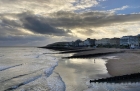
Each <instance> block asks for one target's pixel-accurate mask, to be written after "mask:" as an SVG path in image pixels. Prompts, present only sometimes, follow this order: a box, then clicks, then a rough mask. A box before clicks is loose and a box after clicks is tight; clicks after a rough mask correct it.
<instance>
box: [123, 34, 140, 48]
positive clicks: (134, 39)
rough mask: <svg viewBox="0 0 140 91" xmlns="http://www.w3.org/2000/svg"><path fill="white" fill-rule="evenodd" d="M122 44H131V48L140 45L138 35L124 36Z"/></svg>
mask: <svg viewBox="0 0 140 91" xmlns="http://www.w3.org/2000/svg"><path fill="white" fill-rule="evenodd" d="M120 46H129V47H130V48H136V47H139V40H138V36H123V37H121V38H120Z"/></svg>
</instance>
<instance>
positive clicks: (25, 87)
mask: <svg viewBox="0 0 140 91" xmlns="http://www.w3.org/2000/svg"><path fill="white" fill-rule="evenodd" d="M58 52H59V51H52V50H48V49H42V48H36V47H0V91H140V83H139V82H136V83H119V84H113V83H90V82H89V81H90V80H93V79H100V78H106V77H110V75H109V73H108V71H107V69H106V66H105V64H106V63H107V60H108V59H110V58H111V59H112V58H117V57H115V56H106V57H96V58H90V59H63V58H62V57H67V56H71V55H73V54H72V53H69V54H57V53H58Z"/></svg>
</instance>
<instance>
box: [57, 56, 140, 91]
mask: <svg viewBox="0 0 140 91" xmlns="http://www.w3.org/2000/svg"><path fill="white" fill-rule="evenodd" d="M108 59H118V57H116V56H104V57H102V58H91V59H60V61H59V65H58V66H57V67H56V69H55V71H56V72H58V73H59V74H60V76H61V77H62V80H63V81H64V82H65V84H66V91H83V90H84V91H140V83H128V84H123V83H120V84H109V83H91V84H89V83H88V82H89V80H90V79H99V78H106V77H110V75H109V74H108V72H107V70H106V66H105V64H106V62H107V60H108Z"/></svg>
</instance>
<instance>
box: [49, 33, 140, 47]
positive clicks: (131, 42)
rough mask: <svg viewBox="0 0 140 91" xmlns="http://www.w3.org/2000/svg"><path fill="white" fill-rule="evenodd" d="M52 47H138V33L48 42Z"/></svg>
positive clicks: (139, 43)
mask: <svg viewBox="0 0 140 91" xmlns="http://www.w3.org/2000/svg"><path fill="white" fill-rule="evenodd" d="M48 46H52V47H59V46H60V47H95V46H97V47H117V48H118V47H121V48H140V34H138V35H137V36H123V37H121V38H115V37H114V38H102V39H98V40H96V39H90V38H87V39H86V40H84V41H82V40H80V39H77V40H76V41H72V42H56V43H53V44H49V45H48Z"/></svg>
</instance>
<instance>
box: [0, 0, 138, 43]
mask: <svg viewBox="0 0 140 91" xmlns="http://www.w3.org/2000/svg"><path fill="white" fill-rule="evenodd" d="M137 34H140V0H0V46H44V45H47V44H49V43H53V42H57V41H72V40H76V39H82V40H84V39H86V38H89V37H90V38H96V39H100V38H111V37H121V36H124V35H137Z"/></svg>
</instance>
